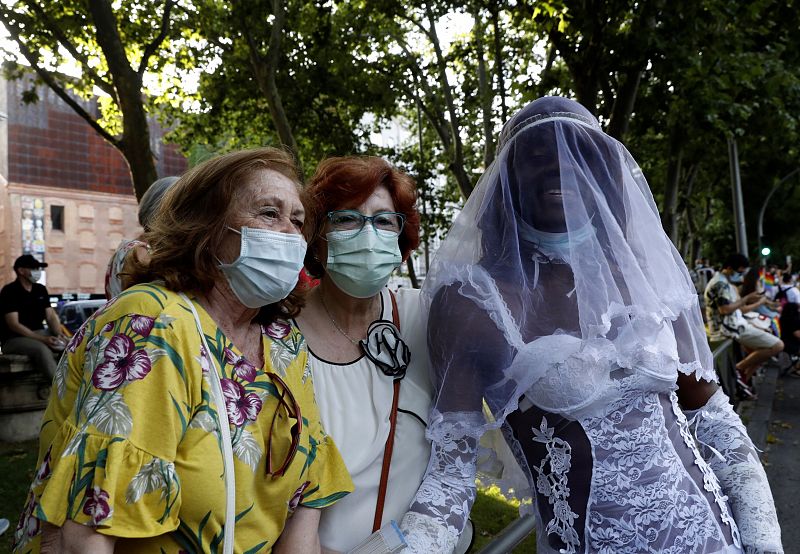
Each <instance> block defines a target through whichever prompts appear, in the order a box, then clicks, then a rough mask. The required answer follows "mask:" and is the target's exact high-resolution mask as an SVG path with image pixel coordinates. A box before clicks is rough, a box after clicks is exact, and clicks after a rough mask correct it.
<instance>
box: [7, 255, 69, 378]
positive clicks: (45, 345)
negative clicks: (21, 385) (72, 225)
mask: <svg viewBox="0 0 800 554" xmlns="http://www.w3.org/2000/svg"><path fill="white" fill-rule="evenodd" d="M43 267H47V264H46V263H42V262H40V261H39V260H37V259H36V258H34V257H33V256H31V255H30V254H25V255H23V256H20V257H19V258H17V259H16V261H15V262H14V273H16V274H17V279H16V280H15V281H13V282H12V283H9V284H7V285H6V286H4V287H3V290H2V291H0V310H1V311H2V316H3V317H2V321H0V341H2V344H3V353H4V354H26V355H27V356H28V357H30V358H31V361H32V362H33V364H34V365H35V366H36V367H37V368H40V369H41V370H42V371H44V372H45V373H46V374H47V375H48V376H49V377H51V378H52V377H53V375H54V374H55V372H56V362H55V358H54V357H53V354H54V352H56V353H57V352H60V351H62V350H64V346H66V344H67V339H66V337H65V336H64V335H63V334H62V333H61V322H60V321H59V320H58V314H56V311H55V310H54V309H53V308H52V307H51V306H50V295H49V294H48V292H47V289H46V288H45V287H44V285H40V284H39V283H37V281H38V280H39V278H40V277H41V269H42V268H43ZM45 320H47V326H48V329H47V330H45V328H44V321H45Z"/></svg>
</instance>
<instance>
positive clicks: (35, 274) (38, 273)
mask: <svg viewBox="0 0 800 554" xmlns="http://www.w3.org/2000/svg"><path fill="white" fill-rule="evenodd" d="M41 278H42V270H41V269H32V270H31V282H32V283H38V282H39V279H41Z"/></svg>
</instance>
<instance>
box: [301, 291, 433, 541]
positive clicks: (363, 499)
mask: <svg viewBox="0 0 800 554" xmlns="http://www.w3.org/2000/svg"><path fill="white" fill-rule="evenodd" d="M396 297H397V307H398V312H399V316H400V334H401V335H402V337H403V340H404V341H405V342H406V344H407V345H408V347H409V350H410V351H411V362H410V364H409V367H408V370H407V372H406V376H405V378H404V379H403V380H402V382H401V385H400V399H399V403H398V414H397V428H396V430H395V443H394V451H393V453H392V464H391V468H390V471H389V483H388V486H387V492H386V502H385V504H384V511H383V521H382V522H381V523H382V524H385V523H388V522H389V521H390V520H395V521H397V522H398V523H399V522H400V520H401V519H402V518H403V515H404V514H405V513H406V511H407V510H408V507H409V505H410V504H411V501H412V500H413V498H414V495H415V494H416V492H417V489H418V488H419V486H420V484H421V483H422V478H423V475H424V474H425V470H426V468H427V465H428V459H429V457H430V452H431V451H430V443H429V441H428V440H427V439H426V438H425V428H426V426H427V421H428V413H429V411H430V407H431V399H432V396H433V388H432V386H431V383H430V379H429V377H428V354H427V341H426V333H425V325H426V323H425V321H424V316H423V313H424V312H423V310H422V309H421V304H420V302H421V299H420V296H419V291H418V290H413V289H400V290H399V291H398V292H397V294H396ZM381 300H382V305H383V307H382V312H381V318H382V319H384V320H386V321H392V301H391V298H390V297H389V292H388V290H387V289H384V290H383V291H382V293H381ZM309 358H310V360H311V371H312V373H313V378H314V393H315V395H316V400H317V405H318V406H319V411H320V417H321V419H322V425H323V427H324V428H325V431H326V432H327V433H328V434H329V435H330V436H331V437H333V440H334V441H335V443H336V446H337V447H338V448H339V452H340V453H341V455H342V458H344V462H345V465H346V466H347V469H348V471H349V472H350V475H351V477H352V478H353V484H354V485H355V491H354V492H352V493H351V494H349V495H347V496H346V497H344V498H343V499H342V500H340V501H338V502H337V503H336V504H335V505H333V506H331V507H329V508H325V509H324V510H323V511H322V519H321V521H320V529H319V534H320V540H321V543H322V546H323V547H325V548H329V549H332V550H336V551H339V552H347V551H349V550H350V549H351V548H353V547H355V546H356V545H357V544H358V543H360V542H361V541H362V540H364V538H366V537H367V536H368V535H370V534H371V533H372V521H373V519H374V517H375V503H376V501H377V497H378V484H379V482H380V476H381V466H382V463H383V451H384V447H385V445H386V438H387V437H388V435H389V415H390V411H391V407H392V393H393V385H392V382H393V381H392V378H391V377H388V376H386V375H384V374H383V373H382V372H381V371H380V370H379V369H378V368H377V367H375V365H374V364H373V363H372V362H371V361H370V360H369V359H368V358H367V357H366V356H362V357H360V358H358V359H357V360H354V361H353V362H350V363H344V364H339V363H333V362H328V361H326V360H323V359H321V358H319V357H318V356H316V355H315V354H314V352H313V351H312V350H311V349H310V348H309Z"/></svg>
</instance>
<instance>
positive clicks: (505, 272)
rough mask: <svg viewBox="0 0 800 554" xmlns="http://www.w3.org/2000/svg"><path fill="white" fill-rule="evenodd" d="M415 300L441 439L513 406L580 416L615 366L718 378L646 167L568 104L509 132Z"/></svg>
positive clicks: (669, 382) (544, 110)
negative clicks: (420, 299) (423, 312)
mask: <svg viewBox="0 0 800 554" xmlns="http://www.w3.org/2000/svg"><path fill="white" fill-rule="evenodd" d="M423 296H424V298H425V301H426V302H427V303H428V306H429V314H430V315H429V324H428V341H429V346H430V355H431V367H432V372H433V374H432V378H433V381H434V385H435V386H436V387H437V391H438V393H437V398H436V399H435V407H434V410H433V414H432V419H431V426H430V429H429V434H430V437H431V439H432V440H434V442H438V443H440V444H442V442H443V441H444V442H447V441H452V440H456V441H458V440H459V439H464V438H466V439H468V440H470V441H471V442H473V444H474V440H477V439H480V438H481V436H482V435H483V434H484V433H485V432H486V431H487V430H490V429H496V428H499V427H500V426H501V425H502V424H503V423H504V422H505V420H506V418H507V416H508V415H509V414H510V413H511V412H513V411H514V410H516V409H517V408H518V404H519V402H520V400H521V399H522V398H523V396H524V397H527V399H529V400H530V401H531V402H533V403H534V404H536V405H538V406H539V407H540V408H542V409H544V410H546V411H549V412H553V413H556V414H559V415H563V416H565V417H568V418H571V417H573V418H574V417H578V416H581V415H591V414H592V411H593V410H598V409H601V408H602V405H603V404H604V403H605V397H604V396H603V395H607V394H609V391H610V390H611V389H613V380H614V372H616V371H620V370H621V368H622V370H624V371H628V372H639V373H642V374H644V375H647V376H648V377H650V378H653V379H655V380H657V381H659V382H663V383H664V387H665V389H666V390H669V388H674V386H675V380H676V378H677V375H678V371H681V372H683V373H687V374H688V373H695V374H696V375H697V376H698V377H699V378H703V379H707V380H713V379H715V374H714V369H713V365H712V356H711V352H710V351H709V347H708V344H707V342H706V336H705V331H704V327H703V322H702V318H701V315H700V311H699V306H698V302H697V295H696V293H695V289H694V286H693V285H692V282H691V279H690V277H689V274H688V272H687V270H686V267H685V265H684V263H683V261H682V259H681V258H680V256H679V255H678V252H677V251H676V249H675V248H674V246H673V245H672V243H671V242H670V240H669V239H668V238H667V236H666V235H665V233H664V231H663V229H662V227H661V222H660V218H659V214H658V211H657V209H656V205H655V202H654V201H653V196H652V194H651V192H650V189H649V187H648V185H647V182H646V181H645V178H644V176H643V175H642V172H641V170H640V169H639V167H638V165H637V164H636V162H635V161H634V160H633V158H632V157H631V155H630V153H629V152H628V151H627V150H626V149H625V147H624V146H623V145H622V144H621V143H619V142H618V141H617V140H615V139H613V138H612V137H610V136H608V135H606V134H605V133H604V132H603V131H602V130H601V128H600V126H599V124H598V122H597V120H596V119H595V118H594V116H592V115H591V114H590V113H589V112H588V111H587V110H586V109H584V108H583V107H582V106H581V105H579V104H577V103H576V102H573V101H570V100H567V99H564V98H558V97H546V98H541V99H539V100H537V101H535V102H533V103H531V104H529V105H528V106H526V107H525V108H524V109H523V110H521V111H520V112H519V113H517V114H516V115H515V116H514V117H513V118H512V119H511V120H510V121H509V122H508V123H507V124H506V125H505V127H504V128H503V131H502V133H501V136H500V142H499V152H498V155H497V158H496V160H495V161H494V163H492V165H491V166H490V167H489V168H488V169H487V170H486V173H485V174H484V175H483V176H482V177H481V179H480V181H479V183H478V185H477V187H476V189H475V191H474V192H473V193H472V195H471V196H470V198H469V200H468V201H467V203H466V205H465V206H464V209H463V211H462V212H461V213H460V214H459V216H458V217H457V219H456V221H455V223H454V224H453V227H452V229H451V230H450V232H449V234H448V236H447V239H446V240H445V241H444V243H443V245H442V246H441V248H440V249H439V250H438V252H437V254H436V257H435V260H434V262H433V265H432V267H431V270H430V272H429V274H428V277H427V278H426V281H425V284H424V287H423ZM554 370H555V371H554ZM483 406H485V408H483ZM498 442H499V441H494V442H492V441H488V440H487V438H484V439H483V442H482V444H483V446H490V447H492V448H495V449H502V448H505V446H504V445H502V444H498ZM512 447H513V446H512ZM481 454H482V455H480V456H479V468H478V472H479V476H480V475H481V474H482V476H483V478H484V479H486V478H487V477H488V478H491V479H495V480H497V481H501V482H502V481H505V483H504V484H505V485H506V486H513V487H514V488H515V489H516V491H517V493H518V496H524V493H523V494H521V495H520V494H519V493H520V492H522V491H523V489H525V488H526V486H527V485H528V483H529V478H530V476H529V475H528V476H526V477H527V478H526V479H525V481H528V483H525V482H521V481H519V480H518V481H517V482H511V481H509V480H508V478H509V476H510V475H511V473H510V472H515V473H516V474H517V475H519V469H518V468H511V467H508V466H507V465H506V467H503V464H499V462H498V460H497V457H496V456H494V455H493V454H492V452H489V451H486V450H485V449H484V451H483V452H482V453H481Z"/></svg>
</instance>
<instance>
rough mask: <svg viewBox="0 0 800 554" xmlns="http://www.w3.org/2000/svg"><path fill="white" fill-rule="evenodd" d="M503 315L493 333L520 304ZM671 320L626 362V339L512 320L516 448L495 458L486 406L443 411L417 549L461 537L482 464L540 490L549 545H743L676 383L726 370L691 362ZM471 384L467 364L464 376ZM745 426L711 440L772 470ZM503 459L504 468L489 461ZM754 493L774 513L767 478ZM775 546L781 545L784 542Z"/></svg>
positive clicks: (437, 416)
mask: <svg viewBox="0 0 800 554" xmlns="http://www.w3.org/2000/svg"><path fill="white" fill-rule="evenodd" d="M493 315H494V316H495V317H491V319H492V321H493V322H494V324H491V323H490V322H488V321H487V322H486V325H485V326H483V327H482V328H483V331H482V333H484V335H485V334H486V333H487V332H488V331H487V327H488V326H489V325H491V327H494V330H495V332H497V329H498V327H499V328H502V327H504V324H503V322H504V321H505V322H508V321H510V320H509V319H508V317H507V316H508V314H493ZM495 324H496V325H497V326H495ZM666 325H668V324H666V323H661V324H660V328H659V327H655V328H650V329H648V332H650V333H654V335H652V337H651V338H652V340H650V341H649V343H650V344H651V346H652V348H650V349H647V350H638V351H635V352H634V351H632V352H628V353H624V352H623V353H622V356H623V357H626V360H625V362H626V363H625V364H624V365H625V366H627V367H628V369H622V368H621V367H620V365H621V364H620V356H621V352H620V347H619V343H618V344H616V345H615V344H614V343H612V342H611V341H608V340H606V339H595V340H592V341H588V343H587V342H586V341H581V340H580V339H578V338H575V337H572V336H569V335H554V336H550V337H542V338H539V339H537V340H535V341H533V342H530V343H527V344H526V343H524V341H522V340H521V337H519V336H517V337H513V336H512V337H509V334H513V330H512V331H511V332H509V330H508V329H507V328H506V329H504V330H503V331H504V333H503V334H504V337H503V339H504V340H508V341H509V343H511V344H514V343H516V344H518V345H519V346H518V348H517V349H516V350H515V351H514V352H512V353H510V354H509V359H510V363H509V364H508V365H506V366H505V368H506V369H504V370H503V374H504V376H505V378H506V382H526V381H527V382H528V383H531V385H530V386H529V388H528V389H527V391H526V392H525V393H524V394H522V395H521V396H520V399H519V406H518V409H516V408H517V406H516V405H514V406H513V407H512V408H511V412H510V413H509V415H508V417H507V420H506V424H505V425H504V426H503V427H502V429H501V431H502V432H503V434H504V435H505V438H506V439H507V440H506V442H507V444H508V445H509V446H508V447H506V450H507V452H508V455H507V456H506V457H505V459H504V457H503V455H502V452H501V453H500V456H499V457H498V458H494V459H489V460H487V457H488V456H496V452H487V451H486V449H485V448H483V446H486V445H487V443H488V441H489V435H491V433H488V434H486V435H483V436H482V437H480V439H479V437H477V436H474V435H472V434H471V433H472V431H471V430H472V429H476V428H479V427H480V426H481V424H482V423H483V420H484V415H483V414H481V413H475V412H470V411H463V412H456V411H453V412H447V413H443V414H442V413H436V410H434V413H433V415H432V419H433V425H431V427H430V436H431V438H432V439H433V454H432V458H431V462H430V467H429V470H428V473H427V474H426V478H425V482H424V483H423V485H422V487H421V488H420V492H419V494H418V495H417V498H416V501H415V503H414V504H413V506H412V513H414V516H413V517H414V519H416V520H418V521H427V522H428V526H429V529H430V532H429V534H428V536H427V537H416V539H415V541H416V542H415V544H414V548H415V551H418V552H425V551H428V549H430V550H435V549H436V548H438V545H439V544H441V542H442V541H452V537H453V536H455V535H457V533H458V532H459V529H460V526H461V525H463V520H464V517H465V514H468V513H469V509H470V507H471V504H472V502H473V500H474V494H475V492H474V488H473V487H471V486H470V485H471V482H472V480H474V478H475V476H476V471H477V469H476V465H480V466H481V468H482V470H484V471H483V473H482V474H481V473H480V472H478V473H479V477H481V478H483V479H485V480H492V481H495V482H499V483H500V484H501V485H503V484H505V485H506V486H507V487H512V488H514V489H515V490H514V491H513V493H514V494H515V496H517V497H518V498H522V499H524V498H526V497H529V498H531V502H532V505H528V506H527V507H525V506H523V509H522V511H523V512H524V511H525V510H526V509H527V510H529V511H530V510H532V511H534V512H535V514H536V519H537V543H538V546H537V548H538V550H537V551H538V552H539V553H540V554H542V553H550V552H553V553H555V552H557V553H575V552H593V553H594V552H596V553H608V554H611V553H615V554H619V553H653V554H655V553H674V554H678V553H681V554H683V553H693V552H696V553H728V552H731V553H732V552H742V551H744V550H743V548H742V546H741V540H740V536H739V530H738V528H737V525H736V522H735V521H734V517H733V515H732V511H731V509H730V507H729V504H728V501H727V498H726V496H725V494H724V493H723V492H722V490H721V487H720V483H719V481H718V479H717V475H715V472H714V471H712V469H711V467H709V464H708V463H707V462H706V461H705V460H704V458H703V456H701V452H700V451H699V450H698V445H697V443H696V440H695V436H694V434H693V428H690V422H688V421H687V419H686V417H685V415H684V414H683V412H682V411H681V409H680V408H679V406H678V401H677V396H676V394H675V390H676V380H677V377H678V371H679V369H680V370H681V371H683V372H685V373H695V375H697V376H698V377H699V378H705V379H714V374H713V370H711V371H708V370H703V369H702V368H699V367H684V366H681V365H680V364H679V363H678V362H677V360H678V355H677V352H676V346H675V340H674V338H672V334H671V333H669V332H664V330H665V329H666ZM623 338H624V337H623ZM433 340H434V341H435V340H436V338H435V336H434V337H433ZM475 340H477V339H475ZM486 341H490V342H494V343H496V342H497V341H496V340H493V339H492V338H491V337H486ZM517 341H520V342H517ZM469 342H474V340H473V341H469ZM484 344H485V342H484ZM456 356H457V355H456ZM470 357H471V359H472V363H473V364H475V365H478V366H481V367H485V366H486V365H487V364H489V363H491V361H489V360H482V359H481V353H480V349H476V351H475V352H472V353H470ZM470 386H472V385H471V383H470V379H469V378H468V377H466V374H465V378H464V379H463V387H465V388H468V387H470ZM494 386H495V387H497V386H502V382H501V383H500V384H496V385H494ZM722 398H723V399H724V396H722ZM724 401H727V399H724ZM490 408H491V407H490ZM495 413H497V412H496V411H495ZM693 423H694V425H696V426H699V425H701V424H702V421H701V422H700V423H697V422H693ZM738 426H739V428H738V429H731V430H730V431H729V432H728V433H727V436H723V437H719V440H718V441H716V444H713V445H711V444H701V446H702V447H703V448H704V449H706V450H710V452H715V453H716V454H717V455H719V456H720V457H722V458H723V459H726V460H728V461H732V460H735V459H737V458H739V459H742V458H748V457H749V458H750V460H751V461H753V462H754V463H755V467H758V468H760V463H759V462H758V457H757V455H756V454H755V451H754V450H753V447H752V443H751V442H750V441H749V439H748V438H747V435H746V432H745V431H744V428H743V426H741V423H739V424H738ZM734 439H735V440H734ZM478 440H480V445H481V447H478V446H477V445H478ZM712 446H713V447H715V448H716V450H713V449H710V447H712ZM492 448H493V449H494V450H495V451H497V450H500V449H498V448H497V447H496V444H495V445H494V446H493V447H492ZM713 455H714V454H712V456H713ZM515 463H519V466H521V468H522V472H523V474H524V475H525V477H526V478H525V479H524V481H526V482H523V483H519V482H518V483H516V484H515V483H512V482H509V481H505V483H504V479H506V478H507V477H508V476H509V475H510V474H511V473H512V471H510V470H513V471H516V472H517V473H519V468H511V467H510V466H512V465H514V464H515ZM718 463H719V464H720V465H722V466H723V467H724V466H725V463H723V462H718ZM491 467H494V468H495V469H496V471H494V472H491V471H489V472H486V471H485V470H486V468H491ZM758 483H759V482H758V481H754V484H758ZM752 488H754V489H764V487H763V486H761V485H760V484H758V485H757V486H755V487H752ZM752 488H751V490H752ZM753 494H756V495H758V494H760V495H761V500H762V501H763V507H764V511H763V513H760V514H756V517H755V520H754V521H756V522H757V521H759V519H758V518H759V517H764V518H770V517H771V518H772V519H774V509H773V508H772V498H771V495H770V493H769V489H768V486H767V487H766V490H765V491H764V490H761V491H759V490H755V491H753ZM751 521H753V520H752V519H751ZM762 521H767V519H763V520H762ZM769 523H773V522H772V521H771V520H770V521H769ZM774 523H775V524H777V522H774ZM747 551H748V552H750V551H751V550H747ZM752 551H753V552H755V551H756V550H752ZM774 551H776V552H777V551H780V544H779V543H778V545H777V547H776V550H774Z"/></svg>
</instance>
